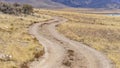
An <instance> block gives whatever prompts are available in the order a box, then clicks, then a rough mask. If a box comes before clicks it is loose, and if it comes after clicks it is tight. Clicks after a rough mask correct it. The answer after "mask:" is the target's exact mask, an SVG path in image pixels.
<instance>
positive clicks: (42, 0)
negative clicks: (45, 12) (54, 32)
mask: <svg viewBox="0 0 120 68" xmlns="http://www.w3.org/2000/svg"><path fill="white" fill-rule="evenodd" d="M5 1H6V2H17V3H27V4H31V5H33V6H34V7H37V8H63V7H66V6H65V5H62V4H60V3H56V2H53V1H51V0H5Z"/></svg>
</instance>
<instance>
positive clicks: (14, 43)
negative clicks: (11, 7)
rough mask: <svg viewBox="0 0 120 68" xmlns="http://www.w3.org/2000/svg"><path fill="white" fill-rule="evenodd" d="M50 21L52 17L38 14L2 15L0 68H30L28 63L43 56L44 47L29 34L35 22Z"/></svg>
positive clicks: (0, 17) (0, 16)
mask: <svg viewBox="0 0 120 68" xmlns="http://www.w3.org/2000/svg"><path fill="white" fill-rule="evenodd" d="M16 6H17V5H16ZM49 19H51V17H50V16H47V15H43V14H37V13H34V14H33V15H25V16H24V15H20V16H15V15H8V14H2V13H1V14H0V68H28V66H27V62H31V61H33V60H34V59H35V58H39V57H40V56H41V55H43V54H44V50H43V47H42V46H41V45H40V44H39V43H38V41H37V40H36V38H34V37H33V36H31V35H30V34H29V33H28V28H29V26H30V25H31V24H33V23H34V22H40V21H46V20H49ZM1 54H2V55H1ZM36 56H37V57H36ZM6 58H7V59H8V60H7V59H6Z"/></svg>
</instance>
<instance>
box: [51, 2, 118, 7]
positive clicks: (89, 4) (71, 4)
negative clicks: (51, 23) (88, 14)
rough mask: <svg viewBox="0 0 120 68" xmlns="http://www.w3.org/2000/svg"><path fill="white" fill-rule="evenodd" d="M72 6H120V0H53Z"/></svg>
mask: <svg viewBox="0 0 120 68" xmlns="http://www.w3.org/2000/svg"><path fill="white" fill-rule="evenodd" d="M52 1H54V2H58V3H61V4H64V5H67V6H70V7H77V8H79V7H82V8H120V0H52Z"/></svg>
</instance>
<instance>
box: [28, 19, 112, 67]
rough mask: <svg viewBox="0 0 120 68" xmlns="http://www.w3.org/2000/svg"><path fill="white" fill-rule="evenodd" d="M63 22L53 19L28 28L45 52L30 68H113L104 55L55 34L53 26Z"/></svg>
mask: <svg viewBox="0 0 120 68" xmlns="http://www.w3.org/2000/svg"><path fill="white" fill-rule="evenodd" d="M65 21H67V20H66V19H63V18H54V19H53V20H51V21H48V22H43V24H41V23H37V24H34V25H33V26H31V27H30V34H32V35H34V36H35V37H36V38H37V39H38V40H39V41H40V43H41V44H42V45H43V46H44V47H45V52H46V53H45V55H44V56H43V57H42V58H40V60H38V61H35V62H33V63H31V65H30V68H113V66H112V64H111V62H110V61H109V60H108V59H107V58H106V56H105V55H103V54H101V53H100V52H98V51H96V50H94V49H92V48H90V47H88V46H86V45H84V44H82V43H79V42H76V41H72V40H70V39H67V38H66V37H64V36H63V35H61V34H60V33H59V32H57V31H56V29H55V26H57V25H58V24H60V23H64V22H65Z"/></svg>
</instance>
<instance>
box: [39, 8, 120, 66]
mask: <svg viewBox="0 0 120 68" xmlns="http://www.w3.org/2000/svg"><path fill="white" fill-rule="evenodd" d="M48 12H49V13H48ZM40 13H47V14H49V15H54V16H61V17H64V18H67V19H68V20H69V21H67V22H66V23H62V24H61V25H59V26H57V27H58V31H60V32H61V33H62V34H64V35H65V36H66V37H68V38H70V39H71V40H75V41H79V42H82V43H84V44H86V45H88V46H90V47H92V48H95V49H96V50H98V51H101V52H102V53H104V54H105V55H106V56H107V57H108V58H109V59H111V60H112V61H113V64H115V66H116V67H115V68H120V45H119V44H120V33H119V31H120V27H119V26H120V17H119V16H118V17H111V16H103V15H96V14H81V13H75V12H68V11H67V12H65V11H44V10H41V11H40Z"/></svg>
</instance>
